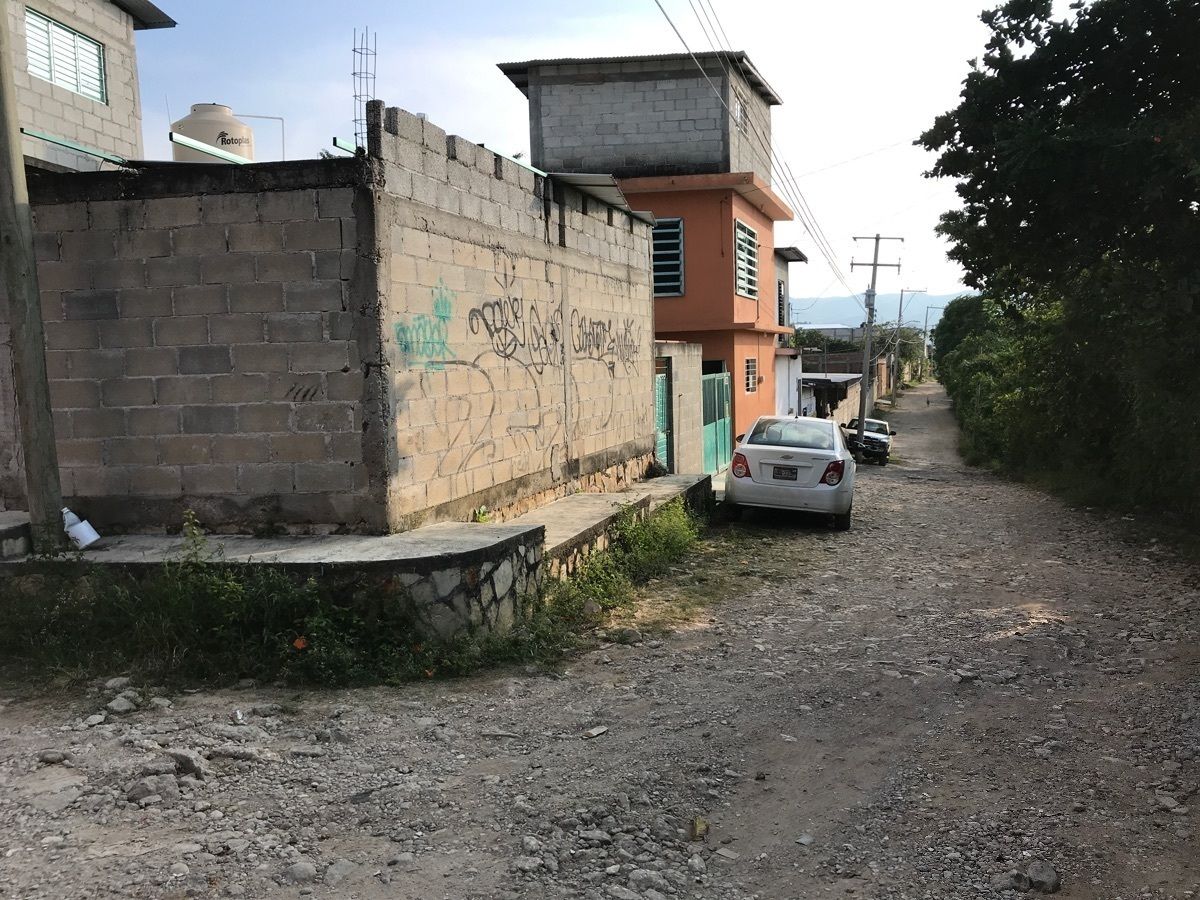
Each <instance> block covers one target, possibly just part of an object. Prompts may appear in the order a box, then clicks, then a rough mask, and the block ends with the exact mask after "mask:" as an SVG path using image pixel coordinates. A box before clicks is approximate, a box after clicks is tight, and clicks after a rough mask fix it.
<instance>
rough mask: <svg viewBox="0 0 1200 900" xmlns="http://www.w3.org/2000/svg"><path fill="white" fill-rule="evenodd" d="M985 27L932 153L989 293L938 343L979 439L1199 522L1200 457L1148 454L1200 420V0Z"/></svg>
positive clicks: (1025, 463)
mask: <svg viewBox="0 0 1200 900" xmlns="http://www.w3.org/2000/svg"><path fill="white" fill-rule="evenodd" d="M982 18H983V21H984V23H985V24H986V25H987V26H988V27H989V29H990V30H991V36H990V38H989V40H988V41H987V45H986V47H985V49H984V52H983V54H982V56H981V57H980V58H979V59H977V60H973V61H972V62H971V68H970V71H969V73H968V74H967V77H966V79H965V81H964V82H963V89H962V93H961V95H960V102H959V104H958V106H957V107H955V108H954V109H952V110H950V111H948V112H947V113H945V114H943V115H941V116H939V117H938V118H937V120H936V121H935V122H934V124H933V126H932V127H931V128H930V129H929V130H928V131H927V132H925V134H923V135H922V136H921V138H920V140H919V141H918V143H920V144H922V145H923V146H925V147H926V148H927V149H929V150H931V151H934V152H936V153H937V154H938V157H937V162H936V163H935V165H934V166H933V169H932V170H931V172H930V173H929V174H930V175H931V176H933V177H949V178H953V179H955V180H956V181H957V182H958V184H957V192H958V195H959V198H960V199H961V201H962V205H961V207H960V208H958V209H955V210H951V211H949V212H946V213H945V214H943V216H942V218H941V224H940V225H939V228H938V230H939V232H940V233H941V234H943V235H945V236H946V237H948V238H949V239H950V241H951V244H952V249H951V251H950V255H951V257H952V258H953V259H956V260H958V261H959V262H960V263H961V264H962V266H963V268H964V270H965V272H966V275H965V280H966V283H967V284H969V285H970V286H972V287H974V288H977V289H978V290H979V291H981V293H982V297H980V298H978V299H977V300H967V299H966V298H962V299H960V300H958V301H955V302H954V303H952V304H950V305H949V306H948V307H947V309H946V313H945V315H944V316H943V320H942V323H941V324H939V326H938V329H937V331H936V332H935V344H936V353H937V357H938V359H939V363H940V364H941V365H942V368H943V370H944V371H946V373H947V374H948V376H949V377H948V379H947V388H948V390H950V392H951V395H952V396H954V398H955V401H956V408H957V410H958V413H959V416H960V419H962V421H963V424H964V430H970V429H972V428H973V429H976V430H977V432H978V433H979V434H984V433H986V434H987V435H989V436H990V446H989V448H988V453H989V455H990V456H991V458H992V459H994V460H996V461H998V462H1000V463H1002V464H1006V465H1009V466H1011V467H1013V468H1015V469H1018V470H1022V471H1028V470H1030V469H1031V468H1037V469H1039V470H1043V471H1055V470H1057V471H1059V472H1069V473H1072V477H1073V478H1080V477H1082V478H1087V479H1090V480H1091V481H1092V482H1093V483H1094V486H1095V488H1096V490H1097V492H1100V493H1103V494H1105V496H1108V497H1120V498H1122V499H1126V500H1128V501H1130V502H1160V503H1163V504H1167V505H1173V506H1176V507H1178V508H1180V509H1183V508H1186V507H1187V506H1188V505H1191V504H1194V503H1195V502H1197V501H1198V500H1200V474H1197V473H1198V472H1200V444H1197V443H1196V442H1191V441H1184V440H1178V441H1163V442H1161V443H1159V444H1156V445H1155V446H1154V447H1153V452H1154V464H1153V465H1147V464H1146V462H1147V461H1146V456H1145V454H1146V450H1147V446H1146V441H1147V437H1148V436H1149V435H1155V434H1164V433H1166V432H1168V431H1169V430H1170V428H1171V425H1172V423H1176V424H1179V425H1183V426H1184V427H1185V428H1186V429H1187V431H1188V432H1190V431H1191V430H1192V428H1193V427H1194V425H1195V424H1196V423H1197V419H1198V418H1200V416H1198V414H1197V411H1198V401H1197V397H1200V340H1198V337H1200V334H1198V332H1197V327H1196V315H1197V312H1198V309H1197V305H1196V298H1197V295H1198V293H1200V254H1198V253H1197V248H1200V66H1198V65H1196V61H1195V53H1196V48H1197V47H1200V3H1198V2H1197V0H1093V2H1090V3H1086V4H1084V3H1076V4H1074V6H1073V12H1072V16H1071V17H1070V18H1068V19H1055V18H1053V16H1052V12H1051V4H1050V2H1049V0H1010V2H1006V3H1004V4H1002V5H1001V6H999V7H997V8H995V9H992V10H989V11H987V12H985V13H983V16H982ZM946 363H949V367H950V368H949V370H947V369H946ZM968 376H969V377H968ZM967 385H969V387H968V386H967ZM956 391H957V393H956ZM1061 423H1069V425H1063V424H1061ZM967 443H968V444H971V438H970V435H968V436H967ZM977 446H982V444H977Z"/></svg>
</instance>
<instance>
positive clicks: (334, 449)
mask: <svg viewBox="0 0 1200 900" xmlns="http://www.w3.org/2000/svg"><path fill="white" fill-rule="evenodd" d="M326 445H327V446H328V448H329V458H330V460H331V461H333V462H350V463H360V462H362V445H363V436H362V434H360V433H358V432H351V433H349V434H331V435H329V437H328V438H326Z"/></svg>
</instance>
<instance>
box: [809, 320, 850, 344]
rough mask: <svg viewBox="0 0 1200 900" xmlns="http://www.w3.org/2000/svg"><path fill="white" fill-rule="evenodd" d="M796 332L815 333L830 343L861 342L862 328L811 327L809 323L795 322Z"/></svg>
mask: <svg viewBox="0 0 1200 900" xmlns="http://www.w3.org/2000/svg"><path fill="white" fill-rule="evenodd" d="M796 330H797V331H815V332H817V333H818V334H820V335H822V336H824V337H827V338H829V339H830V340H831V341H861V340H862V336H863V326H861V325H821V324H817V325H813V324H811V323H809V322H797V323H796Z"/></svg>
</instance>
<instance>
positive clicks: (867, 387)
mask: <svg viewBox="0 0 1200 900" xmlns="http://www.w3.org/2000/svg"><path fill="white" fill-rule="evenodd" d="M855 240H856V241H874V242H875V256H874V258H873V259H872V261H871V262H869V263H859V262H855V261H854V260H850V270H851V271H853V270H854V269H856V268H858V267H859V266H863V267H868V266H869V267H870V269H871V286H870V287H869V288H867V329H866V334H864V335H863V383H862V389H861V390H860V391H859V396H858V442H859V445H860V446H861V444H862V442H863V440H864V438H863V435H864V434H865V433H866V430H867V394H869V393H870V392H871V370H872V369H873V368H874V365H873V364H872V360H871V332H872V331H874V330H875V282H876V279H877V277H878V275H879V269H880V268H881V267H882V268H886V269H895V270H896V271H897V272H899V271H900V263H898V262H896V263H881V262H880V261H879V243H880V241H900V242H901V243H903V242H904V238H902V237H882V236H880V235H878V234H876V235H875V236H874V237H856V238H855Z"/></svg>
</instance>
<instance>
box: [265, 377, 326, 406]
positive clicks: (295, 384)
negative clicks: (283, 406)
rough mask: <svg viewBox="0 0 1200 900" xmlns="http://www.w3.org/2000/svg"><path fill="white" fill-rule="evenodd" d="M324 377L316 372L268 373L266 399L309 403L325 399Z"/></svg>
mask: <svg viewBox="0 0 1200 900" xmlns="http://www.w3.org/2000/svg"><path fill="white" fill-rule="evenodd" d="M325 396H326V395H325V379H324V377H323V376H322V375H321V374H319V373H317V374H311V375H303V374H300V373H296V372H290V373H280V374H274V373H270V380H269V381H268V383H267V399H268V400H288V401H290V402H292V403H310V402H312V401H314V400H324V399H325Z"/></svg>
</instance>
